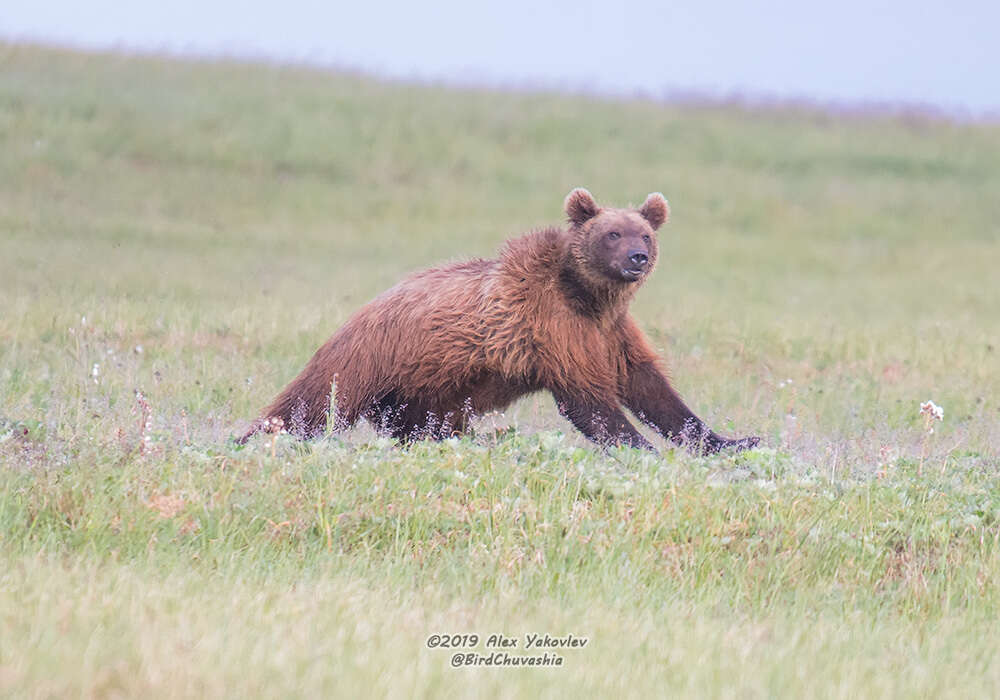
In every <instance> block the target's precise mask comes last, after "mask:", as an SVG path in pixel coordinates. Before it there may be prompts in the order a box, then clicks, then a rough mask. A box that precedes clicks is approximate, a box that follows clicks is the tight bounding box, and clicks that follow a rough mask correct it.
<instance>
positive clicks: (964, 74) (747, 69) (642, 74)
mask: <svg viewBox="0 0 1000 700" xmlns="http://www.w3.org/2000/svg"><path fill="white" fill-rule="evenodd" d="M0 37H5V38H8V39H30V40H49V41H54V42H58V43H69V44H74V45H81V46H88V47H115V46H118V47H124V48H131V49H141V50H167V51H172V52H183V53H195V54H211V55H217V54H230V55H236V56H257V57H261V56H263V57H268V58H273V59H278V60H287V61H307V62H312V63H317V64H321V65H334V66H341V67H348V68H354V69H361V70H364V71H367V72H372V73H376V74H381V75H388V76H393V77H401V78H419V79H424V80H427V79H430V80H446V81H453V82H462V83H486V84H501V85H526V86H542V87H548V86H554V87H564V88H567V89H571V90H588V91H593V92H598V93H612V94H631V93H635V92H643V93H645V94H648V95H651V96H654V97H659V96H664V95H670V94H676V93H678V92H681V93H683V92H688V91H696V92H705V93H708V94H710V95H716V96H726V95H730V94H733V93H735V94H740V95H744V96H749V97H751V98H754V97H762V98H770V97H778V98H806V99H815V100H821V101H836V102H845V103H848V104H851V103H864V102H870V101H876V102H888V103H900V102H906V103H925V104H929V105H933V106H936V107H938V108H941V109H944V110H948V111H951V112H954V113H957V114H967V115H972V116H982V115H984V114H988V113H993V114H994V115H996V114H997V113H1000V2H998V1H997V0H993V1H992V2H985V1H977V2H971V1H970V2H961V1H959V2H952V3H948V4H946V3H941V2H934V3H931V2H926V1H925V0H914V1H912V2H905V1H903V0H889V1H884V0H883V1H880V0H871V1H868V2H865V1H863V0H842V1H840V2H826V3H812V2H808V1H806V0H801V1H798V2H796V1H794V0H771V1H767V0H764V1H762V2H742V3H740V2H719V1H718V0H700V1H697V0H696V1H686V2H676V3H670V2H653V1H652V0H625V1H623V2H599V1H596V0H592V1H589V2H588V0H553V1H552V2H532V1H530V0H507V1H505V2H502V3H486V2H479V3H477V2H474V1H473V0H461V1H460V0H443V1H441V2H423V3H418V2H384V1H381V0H370V1H368V2H364V1H361V2H316V1H312V0H284V1H283V2H280V3H278V2H268V3H265V2H255V1H254V0H247V1H245V2H237V1H236V0H217V1H212V0H201V1H198V0H173V1H172V2H163V1H162V0H158V1H156V2H153V1H152V0H133V1H132V2H123V1H122V0H90V1H88V0H78V1H73V0H4V1H3V2H2V4H0Z"/></svg>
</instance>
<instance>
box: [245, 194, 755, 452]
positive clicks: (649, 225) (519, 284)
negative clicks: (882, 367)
mask: <svg viewBox="0 0 1000 700" xmlns="http://www.w3.org/2000/svg"><path fill="white" fill-rule="evenodd" d="M565 209H566V214H567V216H568V218H569V226H568V228H567V229H560V228H555V227H553V228H546V229H543V230H540V231H536V232H533V233H529V234H527V235H525V236H522V237H520V238H515V239H513V240H510V241H508V242H507V244H506V245H505V246H504V248H503V250H502V251H501V252H500V256H499V257H498V258H496V259H491V260H482V259H479V260H472V261H469V262H461V263H455V264H451V265H445V266H442V267H437V268H434V269H430V270H426V271H424V272H418V273H416V274H414V275H411V276H410V277H408V278H406V279H404V280H403V281H402V282H400V283H399V284H398V285H396V286H395V287H393V288H392V289H390V290H388V291H387V292H385V293H384V294H382V295H381V296H379V297H377V298H376V299H375V300H374V301H372V302H370V303H369V304H367V305H366V306H364V307H362V308H361V309H360V310H359V311H358V312H357V313H356V314H355V315H354V316H353V317H352V318H351V319H350V320H349V321H348V322H347V323H346V324H345V325H344V326H343V327H342V328H341V329H340V330H339V331H337V332H336V333H334V334H333V337H331V338H330V339H329V340H328V341H326V343H325V344H324V345H323V346H322V347H321V348H320V349H319V350H318V351H317V352H316V354H315V355H314V356H313V358H312V359H311V360H310V361H309V363H308V364H307V365H306V367H305V369H303V370H302V372H301V374H299V376H298V377H296V378H295V379H293V380H292V382H291V383H290V384H289V385H288V386H287V387H285V389H284V391H282V392H281V393H280V394H279V395H278V396H277V398H275V400H274V402H273V403H272V404H271V405H270V406H268V407H267V409H265V410H264V412H263V414H262V416H261V417H260V418H259V419H258V420H257V421H256V422H255V423H254V424H253V426H252V427H251V428H250V430H249V431H248V432H247V433H246V434H245V435H244V436H243V437H242V438H241V441H245V440H246V439H247V438H249V437H250V436H251V435H252V434H254V433H255V432H258V431H259V430H263V429H269V428H271V427H272V426H275V425H283V426H284V427H286V428H288V429H289V430H291V431H292V432H294V433H297V434H299V435H302V436H304V437H309V436H312V435H315V434H316V433H318V432H320V431H322V430H323V428H324V426H325V425H326V423H327V420H328V416H329V417H330V419H332V420H333V421H334V424H333V426H332V427H333V428H335V429H340V428H346V427H348V426H351V425H353V424H354V423H355V422H356V421H357V420H358V419H359V418H362V417H364V418H365V419H367V420H368V421H369V422H371V423H372V424H373V425H374V426H375V427H376V428H377V429H378V430H380V431H382V432H385V433H388V434H390V435H392V436H394V437H396V438H399V439H401V440H404V441H406V440H412V439H416V438H424V437H428V438H435V439H440V438H443V437H448V436H450V435H453V434H457V433H460V432H462V431H463V430H465V428H466V427H467V424H468V421H469V419H470V417H471V416H473V415H476V414H481V413H484V412H486V411H490V410H494V409H502V408H504V407H505V406H507V405H509V404H510V403H511V402H513V401H514V400H515V399H517V398H518V397H521V396H524V395H525V394H529V393H531V392H534V391H540V390H543V389H544V390H547V391H550V392H552V394H553V396H554V397H555V400H556V404H557V405H558V407H559V410H560V412H561V413H562V414H563V415H564V416H565V417H566V418H568V419H569V420H570V421H571V422H572V423H573V425H575V426H576V427H577V428H578V429H579V430H580V431H581V432H582V433H583V434H584V435H586V436H587V437H588V438H590V439H591V440H593V441H595V442H597V443H599V444H601V445H611V444H623V445H629V446H632V447H643V448H648V449H653V448H652V445H650V443H649V442H648V441H647V440H646V439H645V438H644V437H643V436H642V435H641V434H640V433H639V432H638V431H637V430H636V429H635V427H634V426H633V425H632V424H631V423H630V422H629V419H628V418H627V417H626V415H625V413H624V412H623V410H622V406H625V407H627V408H628V409H629V410H631V411H632V412H633V413H634V414H635V415H636V416H637V417H638V418H639V419H640V420H642V421H644V422H645V423H647V424H649V425H650V426H652V427H653V428H654V429H655V430H656V431H657V432H658V433H659V434H660V435H662V436H663V437H665V438H668V439H670V440H672V441H674V442H676V443H679V444H684V445H688V446H690V447H691V448H692V449H695V450H698V451H706V452H715V451H717V450H720V449H723V448H727V447H735V448H737V449H745V448H748V447H752V446H753V445H756V444H757V438H744V439H742V440H728V439H726V438H723V437H720V436H719V435H716V434H715V433H714V432H713V431H712V430H711V429H709V427H708V426H707V425H705V423H703V422H702V421H701V420H700V419H699V418H698V417H697V416H695V415H694V414H693V413H692V412H691V411H690V410H689V409H688V407H687V406H685V405H684V403H683V402H682V401H681V399H680V398H679V397H678V395H677V394H676V392H674V390H673V388H672V387H671V386H670V383H669V382H668V380H667V377H666V375H665V374H664V371H663V369H662V368H661V364H660V360H659V358H658V357H657V355H656V353H655V352H654V351H653V349H652V348H651V347H650V344H649V342H648V341H647V340H646V338H645V336H644V335H643V333H642V331H640V330H639V327H638V325H637V324H636V322H635V321H634V320H633V319H632V317H631V316H630V315H629V313H628V304H629V302H630V300H631V299H632V297H633V296H634V295H635V293H636V291H637V290H638V289H639V287H640V285H641V284H642V282H643V281H644V280H645V278H646V277H647V276H648V275H649V273H650V272H651V271H652V269H653V267H654V265H655V264H656V257H657V241H656V234H655V231H656V229H658V228H659V227H660V226H661V225H662V224H663V223H664V222H665V221H666V220H667V218H668V216H669V208H668V206H667V202H666V200H665V199H664V198H663V195H661V194H659V193H654V194H651V195H649V197H648V198H647V199H646V201H645V203H644V204H643V205H642V207H640V208H639V209H612V208H602V207H599V206H598V205H597V203H596V202H595V201H594V198H593V197H592V196H591V195H590V193H589V192H587V191H586V190H584V189H576V190H573V191H572V192H571V193H570V194H569V195H568V196H567V197H566V202H565ZM331 395H332V396H333V398H334V400H333V404H334V405H333V406H331ZM331 409H333V410H332V411H331ZM277 419H280V420H277Z"/></svg>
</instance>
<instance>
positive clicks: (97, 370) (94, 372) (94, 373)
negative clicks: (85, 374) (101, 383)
mask: <svg viewBox="0 0 1000 700" xmlns="http://www.w3.org/2000/svg"><path fill="white" fill-rule="evenodd" d="M100 375H101V366H100V365H99V364H97V363H96V362H95V363H94V366H93V367H91V368H90V376H91V377H93V379H94V383H95V384H96V383H97V381H98V379H97V378H98V377H99V376H100Z"/></svg>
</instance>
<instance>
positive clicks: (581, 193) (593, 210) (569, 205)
mask: <svg viewBox="0 0 1000 700" xmlns="http://www.w3.org/2000/svg"><path fill="white" fill-rule="evenodd" d="M563 207H564V208H565V209H566V216H567V217H569V221H570V223H571V224H575V225H577V226H580V225H582V224H583V223H585V222H587V221H589V220H590V219H593V218H594V217H595V216H597V214H598V212H600V211H601V208H600V207H599V206H597V202H595V201H594V196H593V195H592V194H590V192H588V191H587V190H585V189H583V188H582V187H577V188H576V189H575V190H573V191H572V192H570V193H569V194H568V195H566V202H565V203H564V204H563Z"/></svg>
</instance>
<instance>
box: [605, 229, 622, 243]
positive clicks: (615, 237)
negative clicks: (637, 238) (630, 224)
mask: <svg viewBox="0 0 1000 700" xmlns="http://www.w3.org/2000/svg"><path fill="white" fill-rule="evenodd" d="M621 237H622V235H621V234H620V233H618V232H617V231H608V238H610V239H611V240H613V241H617V240H618V239H619V238H621Z"/></svg>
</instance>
